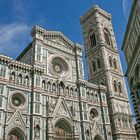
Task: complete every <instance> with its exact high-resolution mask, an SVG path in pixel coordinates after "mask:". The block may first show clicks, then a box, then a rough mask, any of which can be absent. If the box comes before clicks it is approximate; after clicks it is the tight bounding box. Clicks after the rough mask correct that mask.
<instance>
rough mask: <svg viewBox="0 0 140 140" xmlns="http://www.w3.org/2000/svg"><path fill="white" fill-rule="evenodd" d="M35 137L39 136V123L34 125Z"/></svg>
mask: <svg viewBox="0 0 140 140" xmlns="http://www.w3.org/2000/svg"><path fill="white" fill-rule="evenodd" d="M35 138H36V139H39V138H40V127H39V125H36V127H35Z"/></svg>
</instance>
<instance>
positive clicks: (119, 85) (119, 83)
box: [118, 82, 122, 93]
mask: <svg viewBox="0 0 140 140" xmlns="http://www.w3.org/2000/svg"><path fill="white" fill-rule="evenodd" d="M118 90H119V93H122V85H121V82H118Z"/></svg>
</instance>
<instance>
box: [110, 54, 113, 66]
mask: <svg viewBox="0 0 140 140" xmlns="http://www.w3.org/2000/svg"><path fill="white" fill-rule="evenodd" d="M109 65H110V67H113V65H112V58H111V56H109Z"/></svg>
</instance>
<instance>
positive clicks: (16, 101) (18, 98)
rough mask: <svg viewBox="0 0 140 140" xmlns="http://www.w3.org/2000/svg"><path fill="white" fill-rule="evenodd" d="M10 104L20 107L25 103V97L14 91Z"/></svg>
mask: <svg viewBox="0 0 140 140" xmlns="http://www.w3.org/2000/svg"><path fill="white" fill-rule="evenodd" d="M12 104H13V105H14V106H15V107H22V106H24V104H25V97H24V95H22V94H21V93H14V94H13V95H12Z"/></svg>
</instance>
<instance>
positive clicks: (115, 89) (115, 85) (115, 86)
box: [113, 81, 117, 92]
mask: <svg viewBox="0 0 140 140" xmlns="http://www.w3.org/2000/svg"><path fill="white" fill-rule="evenodd" d="M113 85H114V91H115V92H117V82H116V81H114V83H113Z"/></svg>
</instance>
